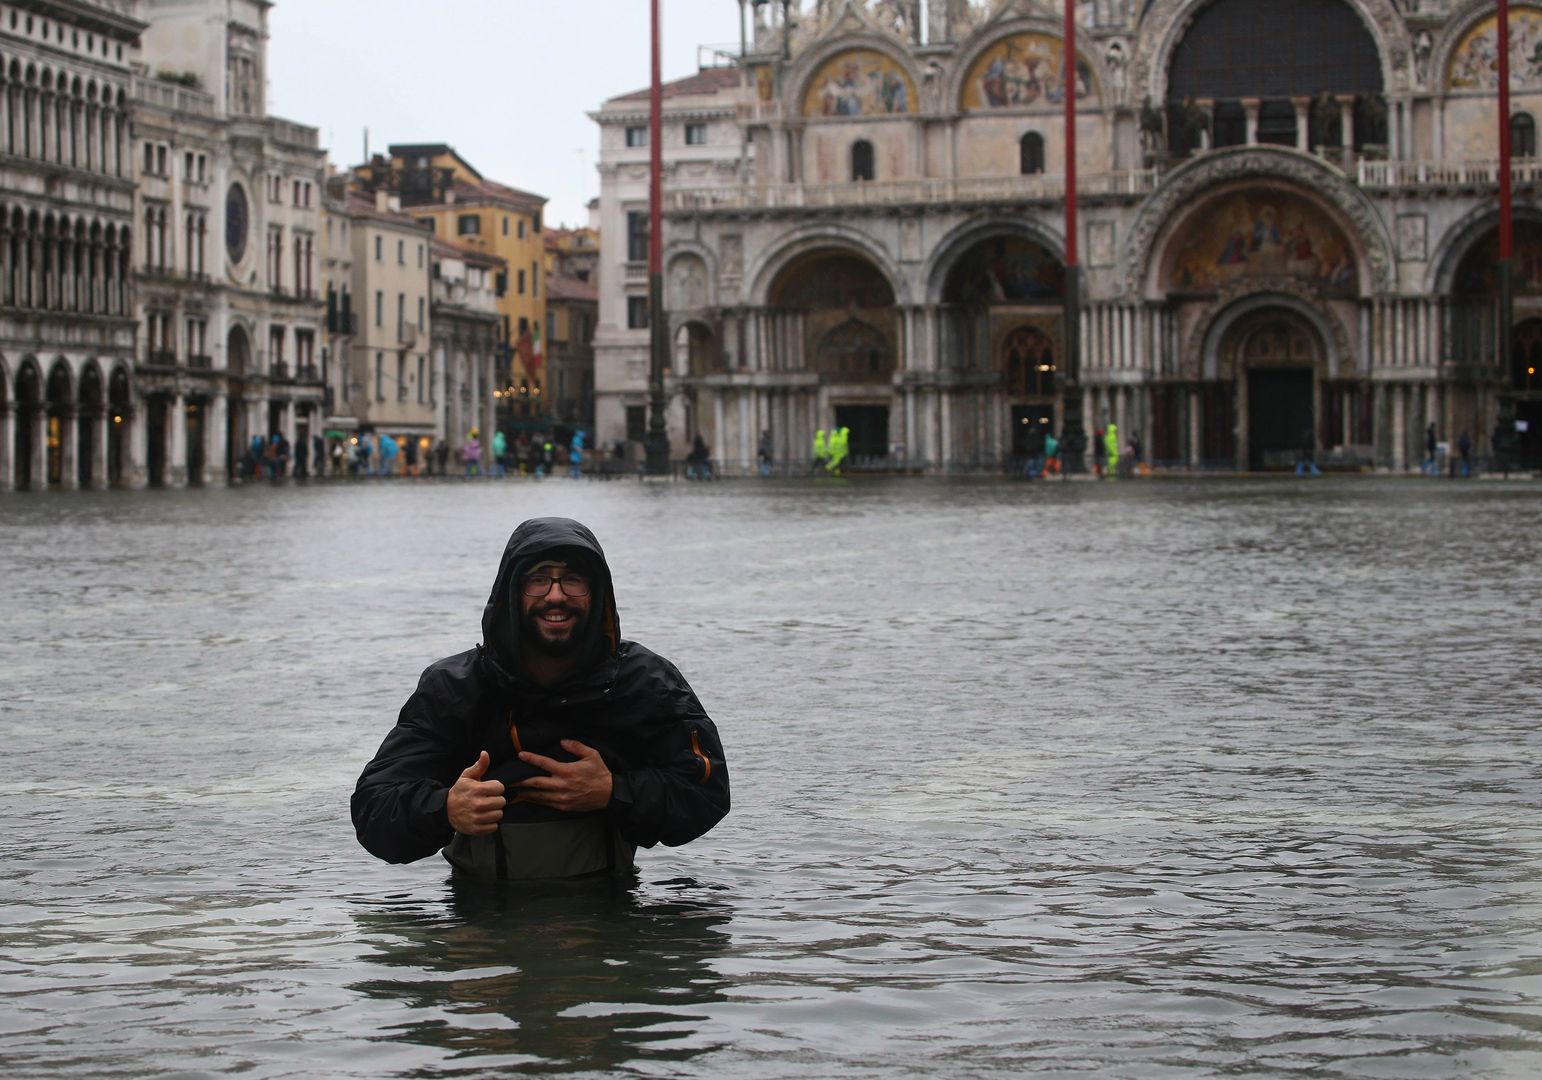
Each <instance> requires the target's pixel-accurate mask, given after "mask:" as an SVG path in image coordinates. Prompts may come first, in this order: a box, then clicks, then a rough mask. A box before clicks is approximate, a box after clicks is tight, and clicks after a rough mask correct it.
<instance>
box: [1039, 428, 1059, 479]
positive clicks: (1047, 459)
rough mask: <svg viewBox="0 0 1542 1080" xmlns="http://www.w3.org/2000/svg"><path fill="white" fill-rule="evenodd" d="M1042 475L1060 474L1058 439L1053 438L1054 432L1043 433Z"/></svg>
mask: <svg viewBox="0 0 1542 1080" xmlns="http://www.w3.org/2000/svg"><path fill="white" fill-rule="evenodd" d="M1044 475H1045V476H1062V475H1064V474H1063V473H1062V472H1061V471H1060V440H1059V439H1057V438H1055V433H1054V432H1052V431H1046V432H1045V433H1044Z"/></svg>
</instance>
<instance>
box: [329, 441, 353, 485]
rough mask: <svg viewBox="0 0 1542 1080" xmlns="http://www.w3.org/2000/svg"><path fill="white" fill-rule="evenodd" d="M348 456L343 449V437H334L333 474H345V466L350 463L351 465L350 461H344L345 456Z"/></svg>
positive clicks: (336, 475) (337, 475)
mask: <svg viewBox="0 0 1542 1080" xmlns="http://www.w3.org/2000/svg"><path fill="white" fill-rule="evenodd" d="M346 456H347V454H346V452H345V451H344V450H343V440H342V439H333V440H332V475H333V476H335V477H340V476H342V475H343V471H344V469H345V467H348V465H349V463H348V462H346V461H344V458H345V457H346Z"/></svg>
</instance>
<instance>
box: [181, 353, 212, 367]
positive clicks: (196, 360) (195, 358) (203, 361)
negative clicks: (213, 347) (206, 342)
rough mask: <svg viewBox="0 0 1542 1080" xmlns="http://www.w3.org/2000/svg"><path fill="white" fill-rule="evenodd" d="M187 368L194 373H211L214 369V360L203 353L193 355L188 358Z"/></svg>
mask: <svg viewBox="0 0 1542 1080" xmlns="http://www.w3.org/2000/svg"><path fill="white" fill-rule="evenodd" d="M187 366H188V367H190V368H192V369H193V370H194V371H209V370H212V369H213V367H214V358H213V357H211V356H205V355H204V354H203V353H193V354H192V355H190V356H189V357H188V358H187Z"/></svg>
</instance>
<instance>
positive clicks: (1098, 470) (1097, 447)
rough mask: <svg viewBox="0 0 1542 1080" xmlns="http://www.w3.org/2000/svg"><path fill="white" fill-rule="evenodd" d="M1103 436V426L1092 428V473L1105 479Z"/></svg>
mask: <svg viewBox="0 0 1542 1080" xmlns="http://www.w3.org/2000/svg"><path fill="white" fill-rule="evenodd" d="M1103 436H1104V431H1103V429H1102V428H1093V429H1092V475H1093V476H1096V477H1097V478H1098V479H1099V480H1101V479H1103Z"/></svg>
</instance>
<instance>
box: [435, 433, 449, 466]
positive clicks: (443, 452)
mask: <svg viewBox="0 0 1542 1080" xmlns="http://www.w3.org/2000/svg"><path fill="white" fill-rule="evenodd" d="M434 461H435V462H436V463H437V464H438V465H439V475H440V476H449V475H450V473H449V467H450V444H449V443H448V442H446V441H445V440H444V438H443V437H442V436H441V437H440V439H439V441H438V442H437V443H435V444H434Z"/></svg>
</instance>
